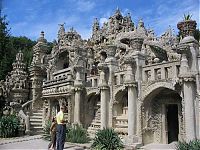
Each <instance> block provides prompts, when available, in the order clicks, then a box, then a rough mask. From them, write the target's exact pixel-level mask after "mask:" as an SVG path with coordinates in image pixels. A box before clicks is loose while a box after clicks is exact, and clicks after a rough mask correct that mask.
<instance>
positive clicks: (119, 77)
mask: <svg viewBox="0 0 200 150" xmlns="http://www.w3.org/2000/svg"><path fill="white" fill-rule="evenodd" d="M124 80H125V72H124V71H118V72H115V76H114V85H122V84H123V83H124Z"/></svg>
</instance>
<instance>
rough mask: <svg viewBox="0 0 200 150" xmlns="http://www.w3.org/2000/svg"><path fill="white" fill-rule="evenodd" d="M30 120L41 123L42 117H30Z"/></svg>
mask: <svg viewBox="0 0 200 150" xmlns="http://www.w3.org/2000/svg"><path fill="white" fill-rule="evenodd" d="M30 122H40V123H42V119H40V118H30Z"/></svg>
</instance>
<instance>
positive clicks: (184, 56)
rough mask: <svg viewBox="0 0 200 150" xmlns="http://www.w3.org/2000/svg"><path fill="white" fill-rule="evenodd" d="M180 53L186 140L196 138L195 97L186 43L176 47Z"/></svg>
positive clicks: (192, 73)
mask: <svg viewBox="0 0 200 150" xmlns="http://www.w3.org/2000/svg"><path fill="white" fill-rule="evenodd" d="M178 50H179V52H180V53H181V65H180V75H179V77H180V78H181V79H182V81H183V97H184V102H185V105H184V106H183V107H184V110H185V112H184V115H185V116H184V117H185V134H186V135H185V136H186V141H190V140H193V139H195V138H196V118H195V107H194V106H195V103H194V102H195V99H196V86H195V74H194V72H192V71H191V67H189V63H188V56H189V55H188V54H189V50H190V49H189V47H188V45H186V44H180V45H179V47H178Z"/></svg>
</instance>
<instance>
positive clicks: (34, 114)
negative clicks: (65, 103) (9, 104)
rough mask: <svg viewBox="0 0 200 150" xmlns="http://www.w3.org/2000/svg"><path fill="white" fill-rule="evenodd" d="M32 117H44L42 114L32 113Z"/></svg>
mask: <svg viewBox="0 0 200 150" xmlns="http://www.w3.org/2000/svg"><path fill="white" fill-rule="evenodd" d="M31 116H42V113H32V115H31Z"/></svg>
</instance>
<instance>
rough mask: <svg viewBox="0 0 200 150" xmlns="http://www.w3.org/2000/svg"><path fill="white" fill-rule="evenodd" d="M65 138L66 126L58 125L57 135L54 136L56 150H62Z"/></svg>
mask: <svg viewBox="0 0 200 150" xmlns="http://www.w3.org/2000/svg"><path fill="white" fill-rule="evenodd" d="M65 137H66V125H64V124H58V125H57V135H56V141H57V147H56V149H57V150H63V149H64V144H65Z"/></svg>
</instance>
